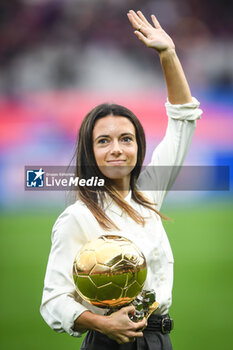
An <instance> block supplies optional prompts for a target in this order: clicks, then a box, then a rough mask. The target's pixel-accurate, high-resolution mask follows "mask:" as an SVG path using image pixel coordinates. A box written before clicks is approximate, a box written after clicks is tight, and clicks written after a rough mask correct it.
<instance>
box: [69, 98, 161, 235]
mask: <svg viewBox="0 0 233 350" xmlns="http://www.w3.org/2000/svg"><path fill="white" fill-rule="evenodd" d="M108 115H111V116H115V117H116V118H117V117H119V116H120V117H125V118H128V119H129V120H130V121H131V123H132V124H133V125H134V127H135V131H136V141H137V146H138V153H137V163H136V165H135V167H134V169H133V170H132V171H131V177H130V188H131V191H132V199H133V200H134V201H135V202H137V203H139V204H141V205H143V206H145V207H147V208H149V209H151V210H153V211H154V212H156V213H157V214H158V215H159V216H161V217H162V218H165V217H164V216H163V215H162V214H161V213H159V212H158V211H157V210H156V209H154V208H153V207H152V205H153V203H151V202H150V201H149V200H148V199H147V198H145V197H144V196H143V194H142V193H141V192H140V191H139V190H137V188H136V181H137V178H138V176H139V174H140V172H141V168H142V165H143V161H144V157H145V153H146V141H145V133H144V130H143V127H142V125H141V123H140V122H139V120H138V118H137V117H136V116H135V115H134V113H133V112H131V111H130V110H129V109H127V108H126V107H123V106H121V105H117V104H108V103H103V104H100V105H98V106H96V107H95V108H93V109H92V110H91V111H90V112H89V113H88V114H87V115H86V117H85V118H84V120H83V122H82V124H81V127H80V130H79V135H78V143H77V149H76V174H75V175H76V176H77V177H79V179H86V180H87V179H90V178H91V177H98V178H101V179H104V185H103V186H102V187H101V188H100V187H98V186H95V187H91V186H78V191H77V196H78V198H79V199H80V200H81V201H82V202H83V203H85V205H86V206H87V207H88V208H89V210H90V211H91V212H92V214H93V215H94V216H95V218H96V219H97V221H98V222H99V224H100V226H101V227H102V228H104V229H105V230H112V229H118V227H117V226H116V224H115V223H114V222H113V221H112V220H111V219H110V218H109V217H108V216H107V215H106V213H105V211H104V202H105V198H106V194H107V195H109V196H110V197H111V198H112V200H113V201H115V202H116V204H117V205H118V206H119V207H120V208H121V209H122V210H123V211H125V212H126V213H127V214H128V215H129V216H130V217H131V218H132V219H133V220H134V221H135V222H137V223H139V224H141V225H144V224H145V220H144V218H143V217H142V216H141V215H140V214H139V213H138V212H137V211H136V210H135V209H133V208H132V207H131V206H130V205H129V204H128V203H127V202H126V201H125V200H124V198H123V197H122V196H121V195H120V194H119V192H117V190H116V189H115V188H114V186H113V185H112V181H111V180H110V179H108V178H106V177H105V176H104V175H103V174H102V173H101V171H100V169H99V167H98V166H97V163H96V160H95V155H94V151H93V129H94V126H95V123H96V122H97V120H98V119H100V118H104V117H106V116H108Z"/></svg>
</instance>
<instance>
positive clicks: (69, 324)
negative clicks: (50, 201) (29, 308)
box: [40, 209, 87, 337]
mask: <svg viewBox="0 0 233 350" xmlns="http://www.w3.org/2000/svg"><path fill="white" fill-rule="evenodd" d="M84 242H85V236H84V235H83V234H82V230H81V227H80V226H79V222H78V219H77V218H76V216H75V215H73V213H72V211H71V210H70V209H67V210H66V211H64V212H63V213H62V214H61V215H60V216H59V218H58V219H57V221H56V223H55V225H54V227H53V232H52V246H51V251H50V254H49V260H48V265H47V270H46V275H45V280H44V289H43V296H42V303H41V307H40V312H41V315H42V317H43V318H44V320H45V321H46V323H47V324H48V325H49V326H50V327H51V328H52V329H53V330H54V331H56V332H58V333H62V332H67V333H68V334H70V335H72V336H74V337H80V336H81V335H82V333H80V332H76V331H74V329H73V326H74V321H75V320H76V319H77V317H79V316H80V315H81V314H82V312H84V311H86V310H87V308H86V307H85V306H83V305H82V304H81V303H80V302H78V301H77V298H78V297H77V293H76V291H75V286H74V282H73V274H72V269H73V261H74V258H75V255H76V254H77V251H78V250H79V249H80V247H81V246H82V245H83V244H84Z"/></svg>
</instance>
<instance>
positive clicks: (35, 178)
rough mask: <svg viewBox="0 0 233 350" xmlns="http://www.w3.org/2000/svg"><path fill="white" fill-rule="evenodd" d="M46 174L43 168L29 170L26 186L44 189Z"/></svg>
mask: <svg viewBox="0 0 233 350" xmlns="http://www.w3.org/2000/svg"><path fill="white" fill-rule="evenodd" d="M44 174H45V172H44V171H43V169H42V168H40V170H27V172H26V186H27V187H44Z"/></svg>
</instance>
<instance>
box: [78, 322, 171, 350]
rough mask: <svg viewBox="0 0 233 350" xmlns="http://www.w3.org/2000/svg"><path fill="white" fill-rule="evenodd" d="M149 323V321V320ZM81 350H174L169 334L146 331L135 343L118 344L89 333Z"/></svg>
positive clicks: (93, 332) (97, 333)
mask: <svg viewBox="0 0 233 350" xmlns="http://www.w3.org/2000/svg"><path fill="white" fill-rule="evenodd" d="M148 321H149V320H148ZM80 350H172V344H171V341H170V337H169V334H163V333H161V332H158V331H152V330H151V329H150V330H147V329H145V330H144V331H143V337H142V338H137V339H136V340H135V341H134V342H133V343H125V344H118V343H117V342H116V341H114V340H112V339H110V338H108V337H107V336H106V335H104V334H102V333H99V332H96V331H89V332H88V333H87V335H86V337H85V338H84V340H83V343H82V345H81V348H80Z"/></svg>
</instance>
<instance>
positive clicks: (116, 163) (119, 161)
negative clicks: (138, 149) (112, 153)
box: [107, 159, 126, 165]
mask: <svg viewBox="0 0 233 350" xmlns="http://www.w3.org/2000/svg"><path fill="white" fill-rule="evenodd" d="M125 162H126V160H125V159H115V160H107V163H108V164H113V165H114V164H115V165H118V164H124V163H125Z"/></svg>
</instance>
